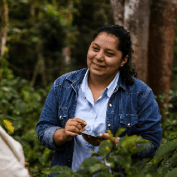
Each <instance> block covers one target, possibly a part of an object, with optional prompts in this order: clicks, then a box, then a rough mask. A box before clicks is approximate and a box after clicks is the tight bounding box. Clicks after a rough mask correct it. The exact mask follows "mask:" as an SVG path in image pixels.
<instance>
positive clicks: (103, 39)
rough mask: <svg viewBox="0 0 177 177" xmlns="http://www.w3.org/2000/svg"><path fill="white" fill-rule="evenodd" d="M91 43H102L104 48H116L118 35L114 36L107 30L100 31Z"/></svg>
mask: <svg viewBox="0 0 177 177" xmlns="http://www.w3.org/2000/svg"><path fill="white" fill-rule="evenodd" d="M93 43H95V44H98V45H102V46H103V47H106V48H115V49H117V48H118V44H119V39H118V37H116V36H114V35H113V34H109V33H107V32H101V33H99V34H98V36H97V37H96V38H95V40H94V41H93Z"/></svg>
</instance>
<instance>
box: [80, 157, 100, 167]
mask: <svg viewBox="0 0 177 177" xmlns="http://www.w3.org/2000/svg"><path fill="white" fill-rule="evenodd" d="M98 162H100V160H99V159H96V158H94V157H89V158H88V159H85V160H84V161H83V162H82V164H81V166H80V167H88V166H90V165H94V164H96V163H98Z"/></svg>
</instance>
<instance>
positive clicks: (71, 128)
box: [65, 125, 81, 134]
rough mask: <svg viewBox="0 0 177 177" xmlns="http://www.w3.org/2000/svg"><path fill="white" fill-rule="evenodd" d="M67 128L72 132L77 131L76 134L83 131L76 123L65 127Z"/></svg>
mask: <svg viewBox="0 0 177 177" xmlns="http://www.w3.org/2000/svg"><path fill="white" fill-rule="evenodd" d="M65 130H66V132H72V133H76V134H78V133H80V132H81V129H80V128H78V127H77V126H74V125H73V126H67V127H65Z"/></svg>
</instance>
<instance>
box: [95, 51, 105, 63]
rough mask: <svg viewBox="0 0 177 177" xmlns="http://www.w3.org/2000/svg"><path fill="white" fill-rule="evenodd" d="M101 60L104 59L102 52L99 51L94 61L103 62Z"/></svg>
mask: <svg viewBox="0 0 177 177" xmlns="http://www.w3.org/2000/svg"><path fill="white" fill-rule="evenodd" d="M103 58H104V53H103V51H101V50H100V51H99V52H97V54H96V56H95V59H96V60H98V61H103Z"/></svg>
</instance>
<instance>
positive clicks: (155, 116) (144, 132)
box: [136, 87, 162, 159]
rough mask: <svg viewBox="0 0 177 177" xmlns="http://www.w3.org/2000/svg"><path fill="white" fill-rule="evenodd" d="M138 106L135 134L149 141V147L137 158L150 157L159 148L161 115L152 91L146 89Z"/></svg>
mask: <svg viewBox="0 0 177 177" xmlns="http://www.w3.org/2000/svg"><path fill="white" fill-rule="evenodd" d="M139 100H140V101H139V106H138V124H137V126H136V134H137V135H141V136H142V138H143V139H147V140H150V141H151V143H150V145H151V146H150V147H149V148H147V149H145V150H143V151H141V152H139V153H138V158H140V159H143V158H145V157H152V156H153V155H154V154H155V151H156V150H157V149H158V147H159V146H160V141H161V138H162V128H161V126H160V121H161V115H160V113H159V107H158V104H157V102H156V100H155V98H154V94H153V92H152V90H151V89H150V88H149V87H148V88H147V90H146V92H145V93H144V94H143V95H140V99H139Z"/></svg>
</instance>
